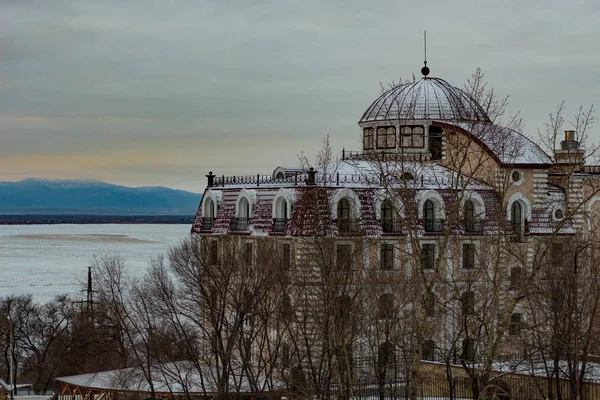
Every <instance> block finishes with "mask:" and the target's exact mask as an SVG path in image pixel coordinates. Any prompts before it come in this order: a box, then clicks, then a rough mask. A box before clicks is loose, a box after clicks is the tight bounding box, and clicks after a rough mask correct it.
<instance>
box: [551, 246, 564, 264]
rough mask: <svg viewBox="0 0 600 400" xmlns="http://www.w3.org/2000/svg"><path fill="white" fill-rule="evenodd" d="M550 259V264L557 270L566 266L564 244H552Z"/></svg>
mask: <svg viewBox="0 0 600 400" xmlns="http://www.w3.org/2000/svg"><path fill="white" fill-rule="evenodd" d="M550 258H551V260H550V262H551V263H552V264H553V265H554V267H555V268H562V267H563V266H564V251H563V244H562V243H559V242H554V243H552V246H551V247H550Z"/></svg>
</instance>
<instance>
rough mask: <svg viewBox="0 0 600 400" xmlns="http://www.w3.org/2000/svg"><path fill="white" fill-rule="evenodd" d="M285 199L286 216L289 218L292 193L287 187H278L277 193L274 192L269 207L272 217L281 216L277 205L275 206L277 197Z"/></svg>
mask: <svg viewBox="0 0 600 400" xmlns="http://www.w3.org/2000/svg"><path fill="white" fill-rule="evenodd" d="M281 198H283V199H285V201H286V202H287V207H286V208H287V218H288V219H289V218H291V216H292V198H293V196H292V193H291V192H290V190H289V189H279V190H278V191H277V193H276V194H275V197H274V198H273V205H272V208H271V215H272V216H273V218H281V216H279V215H278V211H279V207H277V202H278V201H279V199H281Z"/></svg>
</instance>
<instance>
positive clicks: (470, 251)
mask: <svg viewBox="0 0 600 400" xmlns="http://www.w3.org/2000/svg"><path fill="white" fill-rule="evenodd" d="M461 267H462V268H463V269H475V268H476V246H475V243H472V242H466V243H463V244H462V263H461Z"/></svg>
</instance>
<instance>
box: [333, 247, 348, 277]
mask: <svg viewBox="0 0 600 400" xmlns="http://www.w3.org/2000/svg"><path fill="white" fill-rule="evenodd" d="M335 251H336V260H335V261H336V267H337V269H338V270H340V271H342V270H343V271H347V270H350V266H351V263H352V259H351V256H352V246H351V245H349V244H338V245H336V248H335Z"/></svg>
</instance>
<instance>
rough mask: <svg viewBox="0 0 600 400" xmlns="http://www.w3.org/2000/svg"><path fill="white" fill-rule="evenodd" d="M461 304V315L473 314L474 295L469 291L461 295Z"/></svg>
mask: <svg viewBox="0 0 600 400" xmlns="http://www.w3.org/2000/svg"><path fill="white" fill-rule="evenodd" d="M461 302H462V313H463V315H473V314H475V293H473V292H471V291H468V292H465V293H463V295H462V299H461Z"/></svg>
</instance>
